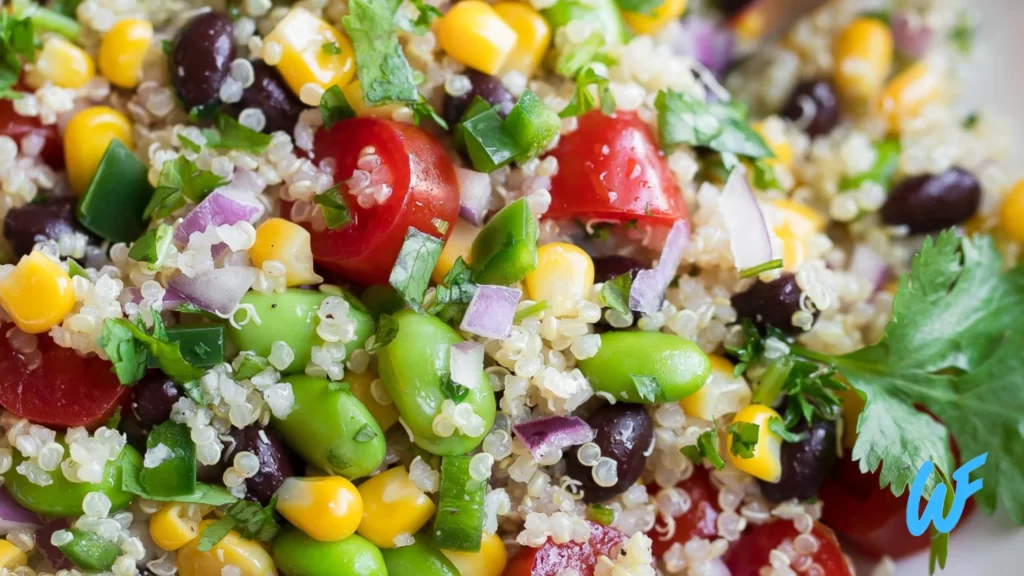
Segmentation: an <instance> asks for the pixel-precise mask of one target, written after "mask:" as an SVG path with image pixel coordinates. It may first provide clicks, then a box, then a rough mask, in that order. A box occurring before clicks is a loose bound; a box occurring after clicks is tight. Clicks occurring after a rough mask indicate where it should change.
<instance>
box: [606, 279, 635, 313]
mask: <svg viewBox="0 0 1024 576" xmlns="http://www.w3.org/2000/svg"><path fill="white" fill-rule="evenodd" d="M632 286H633V275H632V274H631V273H629V272H626V273H624V274H620V275H618V276H616V277H615V278H612V279H611V280H609V281H607V282H605V283H604V286H601V302H602V303H603V304H604V305H605V306H607V307H608V308H611V309H612V310H615V311H616V312H619V313H620V314H632V312H630V310H629V290H630V288H632Z"/></svg>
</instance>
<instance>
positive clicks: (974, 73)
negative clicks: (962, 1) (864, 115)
mask: <svg viewBox="0 0 1024 576" xmlns="http://www.w3.org/2000/svg"><path fill="white" fill-rule="evenodd" d="M967 3H968V4H973V5H974V6H975V9H976V10H978V12H979V13H980V15H981V19H982V20H981V29H980V31H979V34H978V38H977V44H976V50H975V52H974V55H973V57H972V61H971V64H970V66H968V67H967V68H966V69H965V71H964V72H965V75H964V79H965V86H964V89H965V91H966V93H965V94H964V102H963V110H964V111H965V112H966V111H971V110H985V109H989V110H992V111H993V112H995V113H997V114H998V115H999V116H1000V118H1001V120H1004V121H1005V122H1006V126H1007V129H1006V135H1007V137H1008V138H1009V141H1010V144H1011V146H1010V149H1009V151H1008V154H1009V158H1008V162H1007V166H1008V167H1009V168H1008V169H1009V170H1010V175H1011V176H1012V177H1014V178H1016V177H1024V103H1022V100H1021V94H1024V66H1022V65H1021V62H1020V60H1019V59H1020V58H1021V55H1022V54H1024V30H1022V29H1021V23H1024V0H975V1H974V2H967ZM1022 551H1024V530H1021V529H1018V528H1017V527H1015V526H1014V525H1013V523H1012V522H1010V520H1009V518H1008V517H1007V516H1006V514H1005V512H1003V511H1000V512H999V513H997V514H996V516H995V517H993V518H989V517H987V516H985V515H984V514H981V513H975V514H974V515H973V516H972V517H971V518H970V519H969V520H966V521H965V524H964V526H962V527H961V528H960V529H959V530H957V532H956V533H955V534H953V537H952V538H951V541H950V548H949V562H948V563H947V564H946V569H945V570H944V571H942V572H938V573H937V574H939V575H941V576H1011V575H1016V576H1019V575H1021V574H1024V561H1022V560H1021V552H1022ZM864 574H866V575H868V576H869V575H870V571H867V572H865V573H864ZM897 574H898V575H899V576H926V575H927V574H928V555H927V553H925V554H919V555H917V556H914V557H912V558H909V559H907V560H905V561H903V562H900V563H899V567H898V570H897Z"/></svg>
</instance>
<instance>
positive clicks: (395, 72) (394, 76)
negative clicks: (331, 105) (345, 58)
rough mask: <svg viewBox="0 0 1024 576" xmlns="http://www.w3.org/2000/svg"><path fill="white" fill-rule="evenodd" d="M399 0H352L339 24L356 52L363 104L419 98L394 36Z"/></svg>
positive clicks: (406, 100) (416, 99)
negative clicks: (346, 13)
mask: <svg viewBox="0 0 1024 576" xmlns="http://www.w3.org/2000/svg"><path fill="white" fill-rule="evenodd" d="M400 5H401V0H374V1H371V0H351V1H350V2H349V5H348V15H347V16H345V18H344V19H342V25H343V26H344V27H345V31H346V32H347V33H348V36H349V38H350V39H351V40H352V47H353V49H354V50H355V53H356V71H357V74H358V75H359V82H360V85H361V86H362V89H363V98H364V99H365V100H366V103H367V104H369V105H371V106H375V105H378V104H384V103H389V102H406V103H412V102H417V101H419V92H418V91H417V90H416V83H415V82H414V81H413V77H412V69H411V68H410V67H409V62H408V61H407V60H406V59H405V54H404V53H403V52H402V47H401V46H400V45H399V43H398V36H397V35H396V33H395V32H396V23H395V20H396V14H397V12H398V7H399V6H400Z"/></svg>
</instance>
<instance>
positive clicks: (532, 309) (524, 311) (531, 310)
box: [512, 300, 548, 322]
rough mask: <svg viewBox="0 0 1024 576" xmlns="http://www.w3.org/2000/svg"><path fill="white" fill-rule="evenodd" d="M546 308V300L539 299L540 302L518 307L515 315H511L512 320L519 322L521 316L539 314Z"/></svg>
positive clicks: (527, 316) (526, 316)
mask: <svg viewBox="0 0 1024 576" xmlns="http://www.w3.org/2000/svg"><path fill="white" fill-rule="evenodd" d="M547 308H548V301H547V300H541V301H540V302H534V303H533V304H530V305H529V306H527V307H526V308H520V309H519V310H517V311H516V315H515V316H513V317H512V321H513V322H519V321H520V320H522V319H523V318H529V317H530V316H534V315H536V314H540V313H541V312H543V311H545V310H547Z"/></svg>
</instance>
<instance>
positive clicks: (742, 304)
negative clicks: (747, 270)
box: [732, 274, 817, 334]
mask: <svg viewBox="0 0 1024 576" xmlns="http://www.w3.org/2000/svg"><path fill="white" fill-rule="evenodd" d="M801 294H802V292H801V291H800V286H799V285H797V283H796V277H795V276H793V275H792V274H783V275H782V276H780V277H779V278H777V279H775V280H772V281H771V282H761V281H760V280H758V281H757V283H756V284H754V285H753V286H751V287H750V289H749V290H747V291H746V292H741V293H739V294H736V295H735V296H733V297H732V307H733V308H735V309H736V314H737V315H738V316H739V317H740V318H749V319H751V320H753V321H754V322H755V323H756V324H757V325H758V326H759V327H761V328H764V327H765V326H766V325H771V326H774V327H775V328H778V329H779V330H781V331H783V332H785V333H787V334H797V333H799V332H800V328H799V327H797V326H794V325H793V314H795V313H796V312H797V311H798V310H800V296H801ZM815 314H817V312H815Z"/></svg>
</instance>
